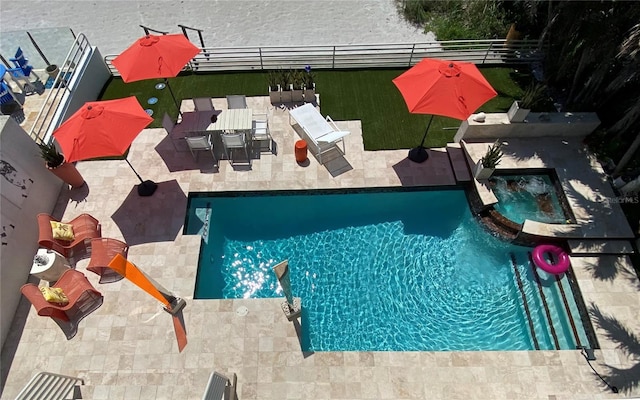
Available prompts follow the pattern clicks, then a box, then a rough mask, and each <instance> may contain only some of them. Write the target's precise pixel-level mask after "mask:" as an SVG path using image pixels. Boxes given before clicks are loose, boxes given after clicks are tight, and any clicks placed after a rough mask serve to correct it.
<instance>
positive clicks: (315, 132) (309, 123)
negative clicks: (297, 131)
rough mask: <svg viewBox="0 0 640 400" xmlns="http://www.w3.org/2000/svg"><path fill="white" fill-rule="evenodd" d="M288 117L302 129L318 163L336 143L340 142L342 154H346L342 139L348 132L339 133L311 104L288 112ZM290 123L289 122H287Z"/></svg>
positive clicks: (332, 123)
mask: <svg viewBox="0 0 640 400" xmlns="http://www.w3.org/2000/svg"><path fill="white" fill-rule="evenodd" d="M289 117H290V118H293V119H294V120H295V121H296V122H297V123H298V125H300V127H301V128H302V130H303V131H304V133H305V135H306V136H307V137H306V138H303V139H307V143H308V144H310V145H311V146H309V147H310V150H311V151H312V152H313V153H314V154H315V156H316V157H317V158H318V162H319V163H320V164H322V154H324V153H326V152H328V151H329V150H331V149H333V148H334V147H337V144H338V142H342V153H343V154H346V148H345V146H344V137H345V136H347V135H349V134H350V133H351V132H349V131H341V130H340V128H338V127H337V126H336V124H335V122H333V120H332V119H331V117H329V116H328V115H327V117H326V118H324V117H322V114H320V112H319V111H318V110H317V109H316V108H315V106H314V105H313V104H311V103H307V104H305V105H303V106H300V107H298V108H294V109H293V110H291V111H289ZM289 122H291V121H289Z"/></svg>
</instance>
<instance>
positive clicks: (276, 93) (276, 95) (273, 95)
mask: <svg viewBox="0 0 640 400" xmlns="http://www.w3.org/2000/svg"><path fill="white" fill-rule="evenodd" d="M269 101H270V102H271V104H277V103H280V90H279V89H278V90H271V87H269Z"/></svg>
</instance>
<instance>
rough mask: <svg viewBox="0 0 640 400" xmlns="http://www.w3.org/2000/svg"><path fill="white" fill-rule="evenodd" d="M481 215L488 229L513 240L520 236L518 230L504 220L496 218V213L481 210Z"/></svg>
mask: <svg viewBox="0 0 640 400" xmlns="http://www.w3.org/2000/svg"><path fill="white" fill-rule="evenodd" d="M479 217H480V220H481V221H482V223H483V224H484V226H485V227H487V229H489V230H490V231H491V232H493V233H494V234H496V235H498V236H500V237H501V238H503V239H505V240H508V241H512V240H514V239H515V238H516V237H517V236H518V230H514V229H513V228H512V227H511V226H508V225H505V224H504V223H503V221H501V220H499V219H496V218H494V214H493V213H491V212H489V211H483V212H481V213H480V215H479Z"/></svg>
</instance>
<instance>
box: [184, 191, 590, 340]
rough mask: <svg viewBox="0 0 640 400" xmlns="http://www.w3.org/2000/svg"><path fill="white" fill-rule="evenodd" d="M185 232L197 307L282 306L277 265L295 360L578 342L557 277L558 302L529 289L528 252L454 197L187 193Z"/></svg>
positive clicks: (571, 302)
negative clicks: (285, 278)
mask: <svg viewBox="0 0 640 400" xmlns="http://www.w3.org/2000/svg"><path fill="white" fill-rule="evenodd" d="M185 232H186V233H187V234H202V235H203V246H202V249H201V256H200V263H199V266H198V276H197V282H196V292H195V294H194V297H195V298H198V299H219V298H268V297H283V294H282V292H281V290H280V288H279V285H278V282H277V279H276V277H275V275H274V273H273V272H272V271H271V268H272V267H273V266H274V265H275V264H277V263H278V262H280V261H282V260H284V259H288V260H289V267H290V274H291V288H292V292H293V294H294V296H296V297H301V298H302V305H303V314H302V320H301V326H302V327H303V328H302V344H303V350H305V351H348V350H354V351H355V350H358V351H365V350H371V351H373V350H394V351H408V350H530V349H536V348H539V349H554V348H563V349H573V348H575V346H576V344H577V342H578V341H580V342H581V343H583V344H586V343H588V338H587V335H586V331H585V329H584V326H583V324H582V322H581V319H580V316H579V313H578V306H577V304H576V301H575V299H574V296H573V294H572V288H571V285H570V284H569V283H570V282H569V281H568V278H567V277H566V276H565V277H563V278H562V280H561V282H560V283H561V284H562V285H563V287H564V292H565V294H566V296H564V299H563V296H562V294H561V292H560V291H559V290H558V283H557V282H556V281H555V280H554V279H552V278H551V277H550V276H545V275H543V274H544V273H542V274H541V279H542V282H541V284H540V285H538V284H537V283H536V279H535V276H534V273H533V270H532V268H531V266H530V263H529V259H528V251H529V250H530V248H526V247H519V246H515V245H511V244H509V243H506V242H503V241H500V240H499V239H497V238H495V237H493V236H491V235H489V234H488V233H486V232H485V231H484V230H483V228H482V227H480V226H479V224H478V223H477V222H476V220H475V219H474V218H473V216H472V215H471V213H470V212H469V207H468V205H467V201H466V198H465V194H464V192H463V191H462V190H444V191H383V192H373V191H369V192H366V193H349V194H344V193H335V192H331V191H326V192H322V193H321V194H308V193H303V194H300V193H299V192H287V193H260V194H258V193H252V194H250V195H246V194H244V195H238V193H222V194H216V195H215V196H211V197H203V196H201V195H193V194H192V195H190V198H189V210H188V216H187V224H186V229H185ZM514 261H515V262H514ZM518 277H519V279H520V284H519V283H518ZM523 295H524V298H525V301H523ZM564 300H566V302H567V303H568V307H569V311H568V312H567V311H566V309H567V307H565V306H564V305H563V303H564V302H565V301H564ZM543 303H546V304H547V306H546V307H547V308H548V309H549V313H547V312H546V309H545V306H544V304H543ZM525 304H526V306H525ZM569 313H571V315H572V317H568V314H569ZM283 318H284V316H283ZM572 321H575V322H574V324H573V325H572ZM574 325H575V326H574ZM551 327H553V328H551ZM573 328H576V329H575V331H576V333H574V332H573V331H574V329H573Z"/></svg>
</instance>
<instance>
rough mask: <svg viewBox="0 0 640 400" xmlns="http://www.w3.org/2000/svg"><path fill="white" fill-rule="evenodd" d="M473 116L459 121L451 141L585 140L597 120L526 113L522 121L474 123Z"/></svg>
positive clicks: (504, 118) (502, 117) (494, 116)
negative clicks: (513, 139) (550, 138)
mask: <svg viewBox="0 0 640 400" xmlns="http://www.w3.org/2000/svg"><path fill="white" fill-rule="evenodd" d="M474 117H475V114H474V115H472V116H470V117H469V118H467V120H466V121H462V124H461V125H460V128H458V131H457V132H456V135H455V136H454V139H453V141H454V142H456V143H458V142H460V140H463V139H464V140H465V141H473V140H484V139H498V138H499V139H506V138H510V137H511V138H515V137H518V138H527V137H529V138H533V137H548V136H556V137H585V136H587V135H588V134H590V133H591V132H593V131H594V130H595V129H596V128H597V127H598V125H600V120H599V119H598V116H597V115H596V114H595V113H555V112H554V113H529V115H528V116H527V118H526V120H525V122H511V121H509V117H508V115H507V113H490V114H486V119H485V121H484V122H477V121H474V120H473V118H474Z"/></svg>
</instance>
